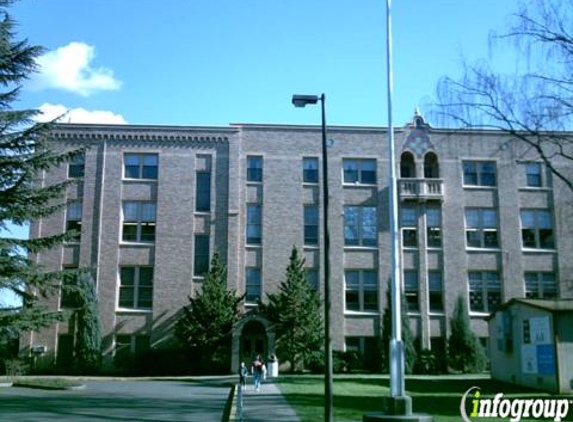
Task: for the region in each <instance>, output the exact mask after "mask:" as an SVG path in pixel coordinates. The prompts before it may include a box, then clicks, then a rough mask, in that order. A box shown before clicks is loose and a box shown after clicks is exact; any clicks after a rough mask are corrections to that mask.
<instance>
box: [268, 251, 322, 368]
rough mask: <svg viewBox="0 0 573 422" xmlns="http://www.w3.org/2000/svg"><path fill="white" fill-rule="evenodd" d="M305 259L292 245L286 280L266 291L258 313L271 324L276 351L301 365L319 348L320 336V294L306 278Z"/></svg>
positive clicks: (294, 363) (298, 366) (296, 366)
mask: <svg viewBox="0 0 573 422" xmlns="http://www.w3.org/2000/svg"><path fill="white" fill-rule="evenodd" d="M304 264H305V260H304V258H301V257H300V256H299V253H298V250H297V249H296V247H293V249H292V252H291V255H290V260H289V264H288V266H287V269H286V280H285V281H284V282H282V283H281V285H280V286H279V291H278V292H277V293H273V294H267V299H268V303H266V304H261V305H260V308H261V312H262V313H263V314H264V315H265V316H266V318H267V319H268V320H269V321H270V322H272V323H273V324H274V325H275V331H276V347H277V354H278V355H279V357H280V358H282V360H283V361H287V362H290V364H291V369H293V370H295V369H298V368H301V366H302V365H303V364H304V361H305V360H306V358H307V356H308V355H309V354H311V353H312V352H315V351H317V350H319V349H320V347H321V346H322V344H323V339H324V325H323V321H322V316H321V312H320V309H321V306H320V296H319V295H318V292H317V291H315V290H313V289H312V287H311V286H310V284H309V283H308V280H307V279H306V270H305V268H304Z"/></svg>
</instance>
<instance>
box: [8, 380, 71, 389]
mask: <svg viewBox="0 0 573 422" xmlns="http://www.w3.org/2000/svg"><path fill="white" fill-rule="evenodd" d="M81 385H82V384H81V383H79V382H77V381H72V380H67V379H63V378H16V379H15V380H14V382H13V384H12V386H13V387H27V388H39V389H43V390H67V389H69V388H74V387H76V388H77V387H81Z"/></svg>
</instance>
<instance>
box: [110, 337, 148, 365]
mask: <svg viewBox="0 0 573 422" xmlns="http://www.w3.org/2000/svg"><path fill="white" fill-rule="evenodd" d="M150 343H151V341H150V338H149V336H148V335H131V334H118V335H116V336H115V356H114V358H115V362H116V365H117V364H119V365H120V366H121V365H127V364H129V363H130V361H131V360H132V358H133V355H135V356H141V355H143V354H144V353H145V352H147V351H148V350H149V348H150Z"/></svg>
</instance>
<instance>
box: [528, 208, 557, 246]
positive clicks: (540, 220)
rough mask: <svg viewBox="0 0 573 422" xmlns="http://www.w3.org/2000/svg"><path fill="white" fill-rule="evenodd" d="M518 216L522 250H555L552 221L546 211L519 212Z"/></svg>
mask: <svg viewBox="0 0 573 422" xmlns="http://www.w3.org/2000/svg"><path fill="white" fill-rule="evenodd" d="M519 214H520V217H521V240H522V242H523V247H524V248H535V249H553V248H555V240H554V238H553V219H552V218H551V213H550V212H549V211H548V210H521V211H520V213H519Z"/></svg>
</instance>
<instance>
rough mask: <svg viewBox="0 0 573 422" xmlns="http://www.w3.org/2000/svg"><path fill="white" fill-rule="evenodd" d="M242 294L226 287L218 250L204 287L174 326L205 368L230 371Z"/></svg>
mask: <svg viewBox="0 0 573 422" xmlns="http://www.w3.org/2000/svg"><path fill="white" fill-rule="evenodd" d="M242 300H243V297H239V296H237V295H236V293H235V292H234V291H230V290H228V289H227V268H226V266H225V265H223V264H222V263H221V259H220V257H219V253H218V252H215V253H214V254H213V258H212V260H211V265H210V267H209V271H208V272H207V275H206V276H205V280H204V281H203V288H202V289H201V290H200V291H199V292H198V293H197V295H196V296H195V297H191V296H190V297H189V302H190V303H189V305H188V306H187V307H185V308H183V314H182V315H181V317H180V319H179V320H178V321H177V323H176V325H175V336H176V338H177V339H178V340H179V341H180V343H181V344H182V345H183V346H184V347H185V348H186V349H188V351H189V352H190V354H191V356H192V358H193V360H194V363H195V364H196V365H197V368H198V369H200V370H202V371H205V370H207V371H210V372H219V371H229V370H230V367H231V363H230V356H231V339H232V330H233V325H234V324H235V323H236V322H237V321H238V320H239V318H240V316H241V311H240V305H241V302H242Z"/></svg>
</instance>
